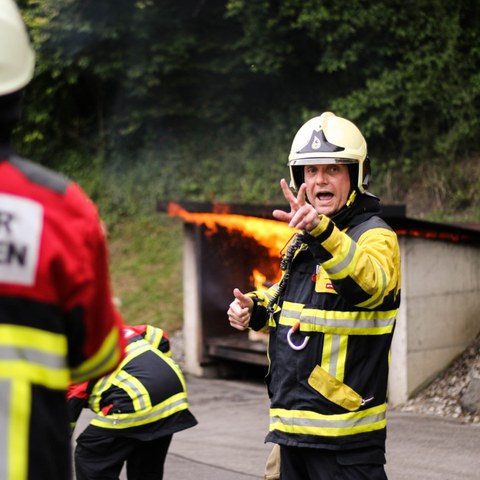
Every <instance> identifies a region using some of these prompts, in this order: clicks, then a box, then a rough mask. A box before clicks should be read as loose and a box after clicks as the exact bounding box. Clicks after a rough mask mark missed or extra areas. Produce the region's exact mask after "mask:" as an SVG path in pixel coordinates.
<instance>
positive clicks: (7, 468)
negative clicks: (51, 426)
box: [0, 380, 31, 480]
mask: <svg viewBox="0 0 480 480" xmlns="http://www.w3.org/2000/svg"><path fill="white" fill-rule="evenodd" d="M30 392H31V390H30V385H29V383H28V382H25V381H22V380H0V402H1V404H2V406H3V409H4V410H6V412H7V413H6V415H1V416H0V478H2V479H5V480H27V472H28V445H29V424H30V405H31V399H30V395H31V394H30Z"/></svg>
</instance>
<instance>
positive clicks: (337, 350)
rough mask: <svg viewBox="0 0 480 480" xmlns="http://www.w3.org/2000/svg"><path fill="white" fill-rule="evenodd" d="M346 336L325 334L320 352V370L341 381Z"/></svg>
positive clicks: (343, 370) (345, 352)
mask: <svg viewBox="0 0 480 480" xmlns="http://www.w3.org/2000/svg"><path fill="white" fill-rule="evenodd" d="M347 343H348V335H330V334H325V337H324V340H323V350H322V363H321V365H322V368H323V369H324V370H326V371H327V372H328V373H330V375H331V376H332V377H335V378H336V379H338V380H340V381H343V377H344V375H345V360H346V357H347Z"/></svg>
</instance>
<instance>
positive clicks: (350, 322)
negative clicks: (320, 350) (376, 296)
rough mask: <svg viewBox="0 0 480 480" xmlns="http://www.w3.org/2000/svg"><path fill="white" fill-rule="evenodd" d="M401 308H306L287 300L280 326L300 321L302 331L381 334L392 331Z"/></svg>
mask: <svg viewBox="0 0 480 480" xmlns="http://www.w3.org/2000/svg"><path fill="white" fill-rule="evenodd" d="M397 313H398V309H394V310H388V311H385V312H383V311H377V310H368V311H348V312H342V311H329V310H317V309H312V308H305V307H304V306H303V305H301V304H293V303H290V302H284V304H283V309H282V316H281V317H280V322H279V323H280V325H284V326H292V325H293V324H294V323H295V322H296V321H297V320H300V330H301V331H302V332H324V333H332V334H334V333H337V334H351V335H382V334H386V333H391V332H392V330H393V326H394V325H395V320H396V316H397Z"/></svg>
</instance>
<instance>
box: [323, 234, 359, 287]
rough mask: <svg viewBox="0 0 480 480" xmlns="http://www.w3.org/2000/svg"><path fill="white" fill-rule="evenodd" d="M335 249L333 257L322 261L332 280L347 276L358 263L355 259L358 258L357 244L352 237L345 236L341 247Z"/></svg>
mask: <svg viewBox="0 0 480 480" xmlns="http://www.w3.org/2000/svg"><path fill="white" fill-rule="evenodd" d="M335 250H336V252H335V255H334V256H333V258H332V259H331V260H327V261H326V262H324V263H322V267H323V268H324V269H325V271H326V272H327V273H328V276H329V278H331V279H332V280H336V279H339V278H345V277H347V276H348V275H349V272H351V271H352V269H353V268H352V265H355V263H356V261H354V260H355V259H358V253H357V244H356V243H355V242H354V241H352V239H351V238H350V237H347V236H345V237H344V239H343V242H342V243H341V244H340V248H339V249H335ZM337 250H338V251H337Z"/></svg>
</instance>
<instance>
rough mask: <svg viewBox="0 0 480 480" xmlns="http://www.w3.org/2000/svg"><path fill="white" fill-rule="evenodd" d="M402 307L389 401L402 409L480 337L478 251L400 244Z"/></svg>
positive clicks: (414, 241)
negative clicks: (409, 399) (419, 390)
mask: <svg viewBox="0 0 480 480" xmlns="http://www.w3.org/2000/svg"><path fill="white" fill-rule="evenodd" d="M400 249H401V254H402V305H401V309H400V312H399V317H398V320H397V328H396V331H395V335H394V341H393V345H392V364H391V371H390V372H391V374H390V388H389V391H390V394H389V400H390V402H391V403H392V404H398V403H402V402H404V401H405V400H407V398H408V397H409V396H411V395H412V394H413V393H414V392H415V391H416V390H418V389H419V388H421V387H423V386H424V385H426V384H427V383H428V382H430V381H431V380H432V379H433V378H434V377H435V376H436V375H437V374H438V373H439V372H441V371H442V370H443V369H445V368H446V367H447V366H448V365H449V364H450V363H451V362H452V361H453V360H454V359H455V358H456V357H457V356H458V355H459V354H461V353H462V352H463V351H464V350H465V348H466V347H467V346H468V345H469V344H470V343H471V342H472V341H473V339H474V338H475V337H476V335H477V334H478V333H479V332H480V248H479V247H478V246H470V245H464V244H457V243H452V242H444V241H439V240H429V239H425V238H415V237H402V238H400Z"/></svg>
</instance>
